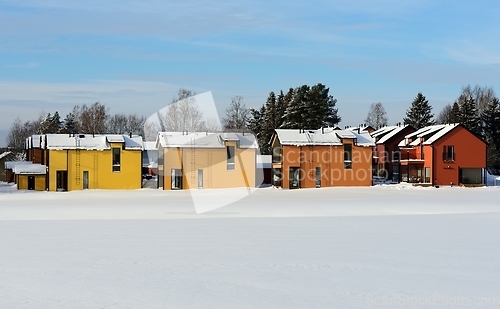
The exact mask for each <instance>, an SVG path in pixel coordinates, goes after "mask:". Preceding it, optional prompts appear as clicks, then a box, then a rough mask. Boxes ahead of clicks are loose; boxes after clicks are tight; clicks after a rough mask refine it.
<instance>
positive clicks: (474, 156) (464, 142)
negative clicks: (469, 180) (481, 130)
mask: <svg viewBox="0 0 500 309" xmlns="http://www.w3.org/2000/svg"><path fill="white" fill-rule="evenodd" d="M444 145H450V146H454V148H455V149H454V150H455V160H454V161H453V162H443V146H444ZM433 150H434V173H433V175H432V177H433V180H434V185H450V184H453V185H457V184H458V182H459V179H458V178H459V168H485V167H486V144H485V143H484V142H483V141H481V140H480V139H479V138H477V137H476V136H475V135H473V134H472V133H470V132H469V131H467V130H466V129H464V128H463V127H460V126H459V127H456V128H455V129H453V130H452V131H451V132H449V133H448V134H447V135H446V136H444V137H442V138H441V139H439V140H438V141H436V142H435V143H434V145H433Z"/></svg>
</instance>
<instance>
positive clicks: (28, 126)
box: [7, 102, 145, 150]
mask: <svg viewBox="0 0 500 309" xmlns="http://www.w3.org/2000/svg"><path fill="white" fill-rule="evenodd" d="M144 121H145V117H143V116H139V115H137V114H131V115H127V114H124V113H116V114H111V113H110V112H109V109H108V108H107V107H106V106H105V105H104V104H101V103H99V102H96V103H94V104H91V105H86V104H83V105H76V106H74V107H73V109H72V111H71V112H69V113H68V114H66V116H65V117H64V119H61V116H60V115H59V112H58V111H55V112H54V114H51V113H47V114H45V115H44V114H43V113H42V114H40V116H38V118H36V119H33V120H27V121H22V120H21V119H20V118H19V117H18V118H16V119H15V120H14V122H13V123H12V125H11V127H10V130H9V133H8V135H7V147H9V148H11V149H13V150H22V149H24V146H25V141H26V138H27V137H29V136H31V135H33V134H56V133H65V134H75V133H81V134H102V133H109V134H129V133H132V134H134V135H135V134H137V135H141V136H143V134H144V132H143V124H144Z"/></svg>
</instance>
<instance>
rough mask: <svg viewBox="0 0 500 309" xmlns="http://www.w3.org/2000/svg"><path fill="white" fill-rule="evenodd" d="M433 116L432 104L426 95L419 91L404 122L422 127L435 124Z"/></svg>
mask: <svg viewBox="0 0 500 309" xmlns="http://www.w3.org/2000/svg"><path fill="white" fill-rule="evenodd" d="M433 118H434V115H433V114H432V106H430V105H429V101H428V100H427V99H426V98H425V96H424V95H422V93H421V92H419V93H418V94H417V96H416V97H415V99H414V100H413V102H412V103H411V107H410V108H409V109H408V110H407V111H406V118H404V119H403V122H404V124H409V125H411V126H413V127H414V128H416V129H420V128H423V127H426V126H430V125H433V124H434V120H433Z"/></svg>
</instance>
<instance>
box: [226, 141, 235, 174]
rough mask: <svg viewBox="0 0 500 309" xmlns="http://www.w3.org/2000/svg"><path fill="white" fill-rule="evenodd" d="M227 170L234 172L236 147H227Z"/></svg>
mask: <svg viewBox="0 0 500 309" xmlns="http://www.w3.org/2000/svg"><path fill="white" fill-rule="evenodd" d="M226 152H227V170H228V171H234V146H227V147H226Z"/></svg>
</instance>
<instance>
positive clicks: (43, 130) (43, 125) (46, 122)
mask: <svg viewBox="0 0 500 309" xmlns="http://www.w3.org/2000/svg"><path fill="white" fill-rule="evenodd" d="M51 121H52V115H51V114H50V113H47V115H46V116H45V118H44V119H43V120H42V121H41V122H40V126H39V127H38V132H37V133H38V134H47V133H49V130H50V123H51Z"/></svg>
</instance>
